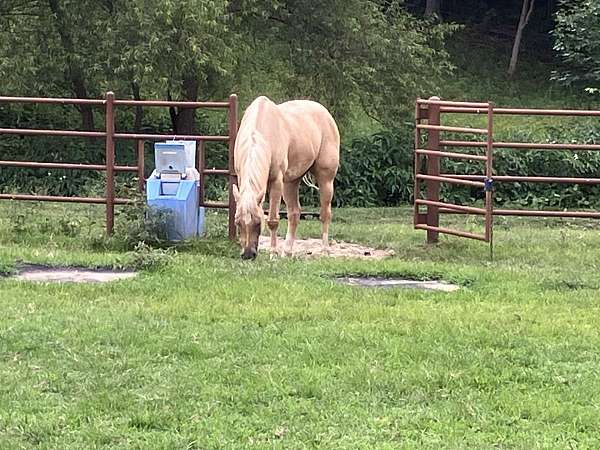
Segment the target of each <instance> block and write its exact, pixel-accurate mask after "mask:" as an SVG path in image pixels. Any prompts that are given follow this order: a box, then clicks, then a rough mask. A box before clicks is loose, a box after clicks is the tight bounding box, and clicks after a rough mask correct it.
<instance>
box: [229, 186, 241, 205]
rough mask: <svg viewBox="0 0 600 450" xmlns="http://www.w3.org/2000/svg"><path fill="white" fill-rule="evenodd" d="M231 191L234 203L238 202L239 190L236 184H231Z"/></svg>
mask: <svg viewBox="0 0 600 450" xmlns="http://www.w3.org/2000/svg"><path fill="white" fill-rule="evenodd" d="M231 192H233V198H234V199H235V202H236V203H239V201H240V191H239V189H238V187H237V184H234V185H233V188H232V189H231Z"/></svg>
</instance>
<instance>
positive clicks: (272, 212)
mask: <svg viewBox="0 0 600 450" xmlns="http://www.w3.org/2000/svg"><path fill="white" fill-rule="evenodd" d="M282 194H283V180H282V179H281V178H278V179H277V180H275V181H273V182H272V183H271V189H270V190H269V217H268V218H267V225H268V226H269V230H270V231H271V255H272V256H274V255H276V254H277V228H278V227H279V206H280V205H281V196H282Z"/></svg>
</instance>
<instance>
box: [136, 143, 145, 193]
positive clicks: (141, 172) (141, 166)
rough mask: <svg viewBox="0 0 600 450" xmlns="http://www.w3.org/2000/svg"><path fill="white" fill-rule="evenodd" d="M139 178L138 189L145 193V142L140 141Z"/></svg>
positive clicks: (138, 154) (138, 144)
mask: <svg viewBox="0 0 600 450" xmlns="http://www.w3.org/2000/svg"><path fill="white" fill-rule="evenodd" d="M136 142H137V169H138V170H137V176H138V189H139V191H140V192H144V190H145V189H144V188H145V183H144V181H145V180H144V178H145V177H146V174H145V168H144V144H145V142H144V140H143V139H138V140H137V141H136Z"/></svg>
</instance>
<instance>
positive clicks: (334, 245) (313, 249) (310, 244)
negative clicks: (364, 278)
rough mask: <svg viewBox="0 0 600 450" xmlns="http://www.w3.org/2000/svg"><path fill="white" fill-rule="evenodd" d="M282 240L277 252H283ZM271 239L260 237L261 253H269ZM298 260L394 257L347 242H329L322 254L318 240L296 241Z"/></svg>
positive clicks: (388, 252) (279, 242)
mask: <svg viewBox="0 0 600 450" xmlns="http://www.w3.org/2000/svg"><path fill="white" fill-rule="evenodd" d="M283 245H284V239H281V238H279V239H278V241H277V246H278V250H279V252H280V254H281V252H282V251H283ZM270 246H271V238H270V237H268V236H261V237H260V243H259V248H260V249H261V251H266V252H268V251H269V248H270ZM293 256H295V257H298V258H320V257H323V256H329V257H332V258H361V259H383V258H388V257H390V256H394V251H393V250H380V249H375V248H372V247H366V246H364V245H359V244H351V243H349V242H337V241H331V242H330V243H329V253H328V254H324V253H323V248H322V246H321V240H320V239H298V240H296V241H295V242H294V255H293Z"/></svg>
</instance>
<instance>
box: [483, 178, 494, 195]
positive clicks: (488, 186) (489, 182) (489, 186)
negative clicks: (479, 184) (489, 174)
mask: <svg viewBox="0 0 600 450" xmlns="http://www.w3.org/2000/svg"><path fill="white" fill-rule="evenodd" d="M484 183H485V186H484V188H483V189H484V190H485V192H489V191H493V190H494V180H493V179H492V178H486V179H485V182H484Z"/></svg>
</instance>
